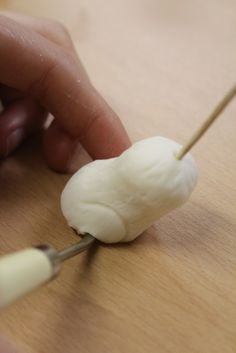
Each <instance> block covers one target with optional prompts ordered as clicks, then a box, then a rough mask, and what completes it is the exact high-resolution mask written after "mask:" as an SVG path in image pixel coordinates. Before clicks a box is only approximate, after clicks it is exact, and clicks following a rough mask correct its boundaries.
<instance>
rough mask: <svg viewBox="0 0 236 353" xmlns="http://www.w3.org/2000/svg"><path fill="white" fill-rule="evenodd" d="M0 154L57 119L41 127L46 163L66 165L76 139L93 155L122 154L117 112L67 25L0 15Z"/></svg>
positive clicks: (123, 146) (122, 132)
mask: <svg viewBox="0 0 236 353" xmlns="http://www.w3.org/2000/svg"><path fill="white" fill-rule="evenodd" d="M0 99H1V100H2V103H3V105H4V108H5V109H4V111H3V112H2V113H1V121H0V155H1V156H5V157H6V156H8V155H9V154H10V153H11V152H12V151H13V150H15V148H17V147H18V146H19V145H20V144H21V142H22V141H24V139H25V138H26V137H27V136H29V135H30V134H32V133H33V132H35V131H37V130H40V129H42V128H43V126H44V124H45V121H46V119H47V116H48V113H51V114H52V115H53V116H54V117H55V119H54V121H53V122H52V124H51V125H50V127H49V128H48V129H47V130H45V131H44V133H43V141H42V145H43V152H44V156H45V160H46V162H47V163H48V165H49V166H50V167H52V168H53V169H55V170H57V171H66V170H68V168H69V166H70V161H71V159H72V158H73V155H74V153H75V150H76V147H77V145H78V143H81V144H82V146H83V147H84V148H85V149H86V150H87V152H88V153H89V154H90V155H91V157H92V158H95V159H97V158H100V159H101V158H109V157H114V156H116V155H118V154H120V153H121V152H122V151H123V150H124V149H126V148H127V147H128V146H129V144H130V142H129V138H128V136H127V134H126V132H125V130H124V128H123V126H122V124H121V122H120V120H119V118H118V117H117V116H116V114H115V113H114V112H113V111H112V110H111V108H110V107H109V106H108V105H107V103H106V102H105V101H104V100H103V98H102V97H101V96H100V95H99V94H98V92H97V91H96V89H95V88H94V87H93V86H92V84H91V82H90V80H89V78H88V76H87V74H86V72H85V70H84V68H83V66H82V64H81V62H80V61H79V58H78V56H77V54H76V51H75V49H74V47H73V43H72V40H71V38H70V36H69V34H68V32H67V31H66V29H65V28H64V27H63V26H62V25H60V24H59V23H57V22H54V21H51V20H45V19H38V18H32V17H26V16H20V15H16V14H12V13H2V14H1V15H0Z"/></svg>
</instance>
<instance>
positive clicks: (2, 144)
mask: <svg viewBox="0 0 236 353" xmlns="http://www.w3.org/2000/svg"><path fill="white" fill-rule="evenodd" d="M95 54H96V53H95ZM94 60H96V59H94ZM0 99H1V101H2V103H3V107H4V110H3V112H2V113H0V115H1V119H0V156H1V157H2V158H5V157H7V156H9V155H10V154H11V153H12V152H13V151H14V150H15V149H16V148H17V147H19V145H20V144H21V143H22V142H23V141H24V140H25V139H26V138H27V137H28V136H29V135H31V134H32V133H35V132H36V131H39V130H42V132H43V140H42V149H43V153H44V157H45V160H46V162H47V164H48V165H49V166H50V167H51V168H53V169H54V170H56V171H60V172H64V171H67V170H68V169H70V163H71V161H72V160H74V155H75V153H76V151H78V145H79V144H81V145H82V146H83V147H84V149H85V150H86V151H87V152H88V153H89V154H90V156H91V157H92V158H94V159H98V158H99V159H102V158H111V157H114V156H117V155H119V154H120V153H121V152H123V151H124V150H125V149H126V148H128V147H129V145H130V141H129V138H128V136H127V133H126V131H125V129H124V127H123V125H122V124H121V121H120V120H119V118H118V117H117V115H116V114H115V113H114V112H113V111H112V109H111V108H110V107H109V106H108V104H107V103H106V102H105V101H104V99H103V98H102V97H101V96H100V95H99V93H98V92H97V91H96V89H95V88H94V87H93V85H92V83H91V82H90V80H89V78H88V75H87V73H86V72H85V70H84V68H83V66H82V64H81V62H80V60H79V58H78V56H77V53H76V51H75V48H74V46H73V43H72V40H71V38H70V36H69V34H68V32H67V30H66V29H65V28H64V27H63V26H62V25H61V24H60V23H57V22H55V21H50V20H45V19H38V18H31V17H26V16H20V15H17V14H12V13H0ZM49 114H51V115H52V116H53V117H54V120H53V122H52V124H51V125H50V126H49V128H47V129H43V127H44V125H45V122H46V119H47V117H48V115H49ZM0 352H5V353H8V352H9V353H14V352H15V350H12V348H11V347H10V346H8V345H7V343H6V342H5V341H3V340H2V339H1V338H0Z"/></svg>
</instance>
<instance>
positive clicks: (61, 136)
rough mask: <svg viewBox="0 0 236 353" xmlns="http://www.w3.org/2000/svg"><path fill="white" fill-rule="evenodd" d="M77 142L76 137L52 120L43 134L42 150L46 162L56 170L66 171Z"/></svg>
mask: <svg viewBox="0 0 236 353" xmlns="http://www.w3.org/2000/svg"><path fill="white" fill-rule="evenodd" d="M78 143H79V142H78V139H77V138H73V137H72V136H70V135H69V134H68V133H67V132H66V131H65V130H64V129H63V128H62V127H61V126H59V125H58V123H57V122H56V121H55V120H54V121H53V122H52V124H51V125H50V127H49V128H48V129H47V130H46V131H45V132H44V136H43V152H44V157H45V160H46V162H47V164H48V165H49V166H50V167H51V168H52V169H54V170H56V171H58V172H66V171H68V170H69V168H70V164H71V161H72V158H73V156H74V153H75V151H76V148H77V146H78Z"/></svg>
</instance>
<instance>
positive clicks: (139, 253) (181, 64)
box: [0, 0, 236, 353]
mask: <svg viewBox="0 0 236 353" xmlns="http://www.w3.org/2000/svg"><path fill="white" fill-rule="evenodd" d="M0 6H1V8H2V9H5V10H6V9H7V10H14V11H21V12H24V13H26V14H34V15H38V16H46V17H53V18H56V19H58V20H60V21H62V22H63V23H64V24H65V25H66V26H67V27H68V29H69V31H70V32H71V35H72V37H73V40H74V42H75V44H76V46H77V48H78V52H79V54H80V57H81V59H82V61H83V62H84V65H85V67H86V68H87V71H88V72H89V74H90V77H91V79H92V80H93V82H94V84H95V85H96V87H97V89H98V90H99V91H100V92H101V93H102V94H103V96H104V97H105V98H106V100H107V101H108V102H109V103H110V105H111V106H112V107H113V108H114V110H115V111H116V112H117V113H118V114H119V116H120V117H121V119H122V121H123V123H124V124H125V126H126V128H127V130H128V132H129V134H130V136H131V139H132V141H136V140H139V139H142V138H145V137H148V136H153V135H163V136H166V137H169V138H172V139H174V140H176V141H178V142H180V143H184V142H185V141H186V140H187V139H188V138H189V137H190V135H191V134H192V132H193V131H194V129H196V128H197V127H198V126H199V124H200V123H201V122H202V121H203V120H204V118H205V117H206V115H207V114H208V113H209V112H210V111H211V109H212V107H213V106H214V105H215V104H216V103H217V102H218V100H219V99H221V97H222V96H223V95H224V94H225V93H226V91H227V90H228V89H229V88H230V87H231V86H232V84H233V83H234V82H235V81H236V2H235V1H234V0H225V1H218V0H217V1H215V0H208V1H197V0H195V1H170V0H168V1H166V0H162V1H159V0H158V1H156V0H110V1H106V0H91V1H88V0H80V1H77V0H70V1H65V0H60V1H59V0H53V1H52V0H51V1H48V0H41V1H38V2H34V1H30V0H28V1H27V0H24V1H23V0H22V1H18V0H12V1H10V0H9V1H7V0H5V1H1V5H0ZM192 153H193V155H194V157H195V158H196V161H197V163H198V166H199V171H200V178H199V182H198V186H197V188H196V190H195V191H194V193H193V195H192V197H191V200H190V201H189V202H188V203H187V204H186V205H185V206H184V207H183V208H181V209H179V210H177V211H175V212H173V213H171V214H170V215H167V216H166V217H164V218H163V219H161V220H160V221H159V222H158V223H157V224H156V225H155V226H153V227H152V228H151V229H150V230H148V231H147V232H146V234H144V235H143V236H141V237H140V238H139V239H138V240H137V241H135V242H133V243H131V244H129V245H116V246H99V247H96V248H94V249H93V251H91V252H88V253H84V254H81V255H80V256H78V257H76V258H74V259H73V260H71V261H69V262H68V263H66V264H65V266H64V269H63V272H62V273H61V275H60V277H59V278H58V279H56V280H55V281H54V282H51V283H50V284H48V285H47V286H45V287H44V288H42V289H40V290H38V291H36V292H34V293H33V294H31V295H29V296H28V297H27V298H25V299H23V300H21V301H19V302H18V303H17V304H15V305H13V306H12V307H10V308H8V309H7V310H5V311H3V312H2V313H1V316H0V317H1V318H0V332H1V333H2V334H3V335H4V336H6V337H8V339H9V340H11V341H13V342H14V343H15V345H16V346H18V347H21V348H22V351H23V352H25V353H65V352H66V353H94V352H96V353H121V352H122V353H126V352H127V353H144V352H145V353H154V352H158V353H159V352H160V353H192V352H193V353H222V352H224V353H231V352H232V353H233V352H236V102H234V103H232V104H231V105H230V107H229V108H228V109H227V110H226V111H225V113H224V114H223V115H222V117H221V118H220V119H219V120H218V121H217V122H216V123H215V124H214V126H213V127H212V129H211V130H210V131H208V133H207V134H206V135H205V136H204V138H203V139H202V140H201V142H200V143H199V144H198V145H197V146H196V147H195V148H194V150H193V151H192ZM67 179H68V176H66V175H59V174H56V173H54V172H52V171H50V170H48V168H47V167H46V166H45V164H44V162H43V160H42V157H41V154H40V147H39V143H38V141H35V142H34V143H32V142H28V143H26V144H25V145H24V146H23V147H22V148H21V149H20V150H19V151H17V152H16V153H15V154H14V155H12V157H10V158H8V159H7V160H5V161H4V160H2V161H1V164H0V203H1V207H0V253H1V254H5V253H7V252H11V251H13V250H18V249H21V248H24V247H28V246H31V245H35V244H39V243H47V244H51V245H53V246H55V247H56V248H58V249H60V248H63V247H65V246H67V245H70V244H71V243H73V242H75V241H76V240H77V238H76V235H74V234H73V233H72V231H71V230H70V229H69V228H68V227H67V225H66V223H65V221H64V219H63V217H62V214H61V212H60V206H59V198H60V193H61V191H62V189H63V186H64V185H65V182H66V180H67Z"/></svg>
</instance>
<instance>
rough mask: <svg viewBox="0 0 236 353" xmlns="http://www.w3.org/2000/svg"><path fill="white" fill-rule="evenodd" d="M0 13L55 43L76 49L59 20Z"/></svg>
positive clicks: (6, 12)
mask: <svg viewBox="0 0 236 353" xmlns="http://www.w3.org/2000/svg"><path fill="white" fill-rule="evenodd" d="M0 14H2V15H4V16H6V17H8V18H11V19H12V20H14V21H16V22H18V23H19V24H21V25H23V26H24V27H25V28H28V29H29V30H33V31H35V32H37V33H39V34H41V35H42V36H43V37H46V38H47V39H49V40H51V41H52V42H54V43H55V44H58V45H60V46H62V47H64V48H66V49H73V50H74V45H73V42H72V40H71V38H70V35H69V33H68V31H67V29H66V28H65V27H64V26H63V25H62V24H61V23H60V22H58V21H55V20H51V19H46V18H39V17H35V16H26V15H23V14H19V13H16V12H8V11H1V12H0Z"/></svg>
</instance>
